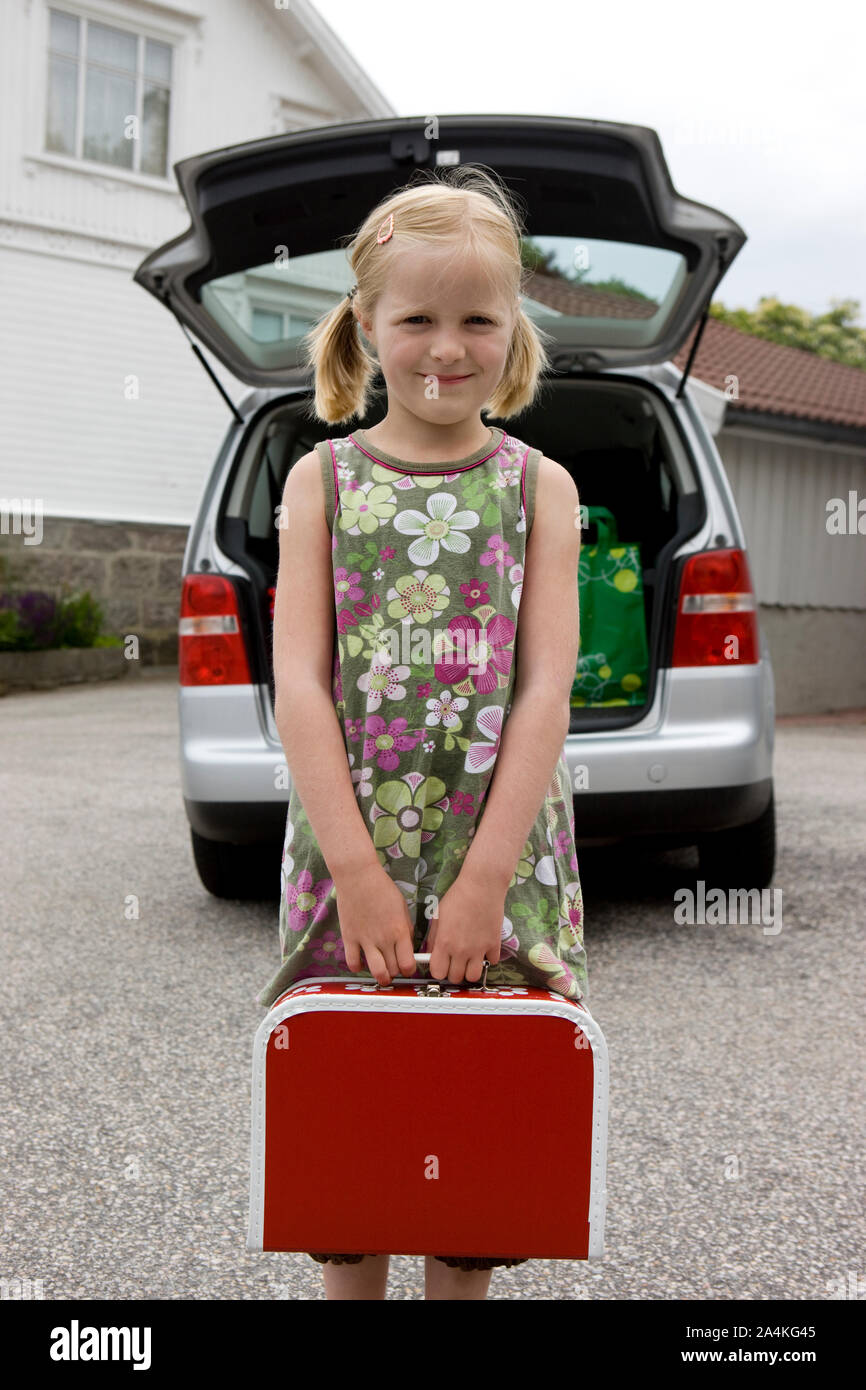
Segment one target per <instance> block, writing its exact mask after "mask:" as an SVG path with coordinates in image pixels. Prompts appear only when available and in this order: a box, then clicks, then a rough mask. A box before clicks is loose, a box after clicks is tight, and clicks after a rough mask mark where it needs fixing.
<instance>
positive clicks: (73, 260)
mask: <svg viewBox="0 0 866 1390" xmlns="http://www.w3.org/2000/svg"><path fill="white" fill-rule="evenodd" d="M0 90H2V93H3V96H2V120H0V179H2V185H0V282H2V285H3V299H2V303H3V313H2V318H0V341H2V345H3V353H2V357H3V372H2V392H3V409H2V412H0V505H3V506H4V508H5V511H4V515H5V516H6V520H5V523H4V525H3V528H2V529H3V531H4V532H5V534H3V535H0V555H2V556H3V557H5V559H6V561H7V565H8V567H10V573H9V576H8V577H9V578H11V579H16V580H17V579H26V581H27V583H28V584H34V583H42V584H44V585H46V586H48V585H52V584H54V583H56V582H58V580H60V579H61V578H65V579H69V580H71V581H74V582H75V583H79V582H83V583H86V584H89V585H91V587H93V590H94V592H98V593H100V594H102V595H105V596H106V598H107V600H108V601H107V603H106V605H105V606H106V609H107V613H108V617H109V619H111V620H113V621H114V622H115V623H116V622H120V623H126V622H144V623H145V625H149V626H151V627H153V626H154V623H155V624H156V626H157V627H159V628H160V629H162V628H164V629H165V632H166V638H167V641H168V647H167V648H166V651H167V653H170V651H171V649H172V647H171V644H172V642H175V641H176V637H175V636H174V635H172V636H171V637H170V638H169V634H173V633H176V619H177V610H176V601H177V592H178V590H177V588H176V589H175V596H174V608H173V610H172V611H171V612H170V613H169V612H165V613H164V615H163V617H164V621H163V620H162V619H161V618H160V617H158V616H156V615H155V614H154V613H153V611H151V612H150V614H149V624H148V613H147V612H146V611H145V609H146V604H147V600H146V599H140V598H139V594H140V593H141V591H142V589H143V590H144V591H150V592H151V593H152V592H153V589H152V582H155V583H156V584H157V586H158V588H160V589H162V587H163V586H162V584H161V583H160V574H161V572H162V571H164V570H165V567H166V565H167V564H168V565H170V567H171V568H172V571H174V570H177V573H178V575H179V556H180V555H182V551H183V539H184V535H185V528H186V527H188V525H189V523H190V520H191V518H192V517H193V515H194V514H195V509H196V505H197V502H198V498H199V495H200V492H201V489H202V486H203V484H204V481H205V478H206V476H207V472H208V470H209V467H210V466H211V464H212V462H213V457H214V452H215V450H216V448H217V446H218V444H219V441H220V439H221V437H222V434H223V432H224V430H225V427H226V423H227V419H228V412H227V408H226V405H225V403H224V402H223V401H222V400H221V399H220V396H219V394H218V392H217V390H216V388H215V387H214V385H213V383H212V382H211V381H210V380H209V379H208V377H207V375H206V374H205V372H204V371H203V370H202V368H201V365H200V364H199V363H198V362H197V361H196V359H195V358H194V356H193V354H192V352H191V350H190V345H189V342H188V340H187V339H186V337H185V336H184V334H183V332H182V331H181V328H180V326H179V325H178V324H177V322H176V321H175V320H174V319H173V318H172V317H171V316H170V315H169V314H166V312H165V310H164V309H162V308H161V307H160V306H159V305H158V304H157V303H156V302H155V301H154V300H153V299H151V298H150V296H149V295H147V294H146V293H144V291H143V290H142V289H141V288H140V287H139V286H138V285H135V284H134V283H133V281H132V278H131V276H132V272H133V270H134V269H135V267H136V266H137V265H138V264H139V263H140V261H141V260H142V259H143V258H144V256H145V255H146V254H147V252H148V251H150V250H152V249H153V248H154V247H155V246H158V245H160V244H161V243H163V242H164V241H166V240H168V239H169V238H171V237H173V236H176V235H178V234H179V233H180V232H182V231H183V230H184V229H185V227H186V226H187V224H188V222H189V217H188V214H187V212H186V207H185V205H184V203H183V200H182V198H181V197H180V194H179V192H178V189H177V183H176V181H175V178H174V175H173V172H172V168H173V165H174V163H175V162H176V161H178V160H179V159H182V158H184V157H186V156H188V155H190V154H194V153H197V152H200V151H203V150H208V149H217V148H220V147H222V146H225V145H232V144H236V143H238V142H240V141H243V140H251V139H255V138H260V137H262V136H267V135H277V134H280V133H283V132H286V131H291V130H295V129H301V128H305V127H309V126H318V125H327V124H330V123H332V122H335V121H344V120H362V119H365V118H370V117H382V116H389V115H393V114H395V112H394V109H393V107H391V106H390V105H389V103H388V102H387V101H386V99H385V98H384V96H383V95H382V93H381V92H379V91H378V90H377V88H376V87H375V86H374V84H373V83H372V82H371V81H370V80H369V78H368V77H367V76H366V74H365V73H364V72H363V71H362V70H361V68H360V67H359V66H358V64H357V63H356V62H355V60H354V58H353V57H352V54H351V53H350V52H349V51H348V50H347V49H346V48H345V47H344V45H343V44H342V43H341V42H340V40H339V38H338V37H337V35H336V34H334V33H333V31H332V30H331V29H330V28H329V27H328V25H327V24H326V23H325V22H324V20H323V19H322V17H321V16H320V15H319V14H318V13H317V12H316V10H315V9H314V8H313V6H312V5H310V4H308V3H307V0H290V3H289V2H288V0H286V3H283V4H280V3H278V2H277V0H160V3H159V4H151V3H144V0H141V2H140V3H139V2H137V0H85V3H79V0H68V3H67V2H66V0H59V3H57V4H48V3H46V0H30V3H23V0H15V2H14V3H13V0H4V4H3V42H2V45H0ZM212 365H213V366H214V368H215V370H216V372H217V375H218V376H219V378H220V380H221V381H222V382H223V384H224V385H225V386H226V389H227V390H228V392H229V395H230V396H232V398H233V399H235V400H237V399H238V398H239V396H240V395H241V394H242V393H243V391H244V389H245V388H244V387H243V385H242V384H241V383H239V382H237V381H236V380H235V378H234V377H232V376H231V375H230V374H229V373H228V372H227V371H226V370H225V369H224V368H223V367H222V366H220V365H219V364H218V363H216V361H213V362H212ZM16 501H18V502H19V503H22V504H23V503H26V502H27V501H30V502H32V503H34V504H35V505H36V507H37V508H38V509H40V510H41V513H42V515H43V516H44V523H43V535H42V539H41V542H40V543H39V544H38V545H36V544H26V543H25V537H24V536H23V535H22V534H18V535H17V536H16V535H15V534H14V532H15V530H16V527H17V529H18V530H19V532H21V531H23V530H24V529H25V528H26V526H27V516H26V512H22V513H21V519H20V521H19V520H18V519H17V518H16V516H15V515H14V512H15V507H14V505H13V506H12V514H11V515H10V503H11V504H14V503H15V502H16ZM119 522H122V523H125V524H126V529H125V530H121V531H119V530H118V526H117V523H119ZM93 523H114V525H111V526H106V525H97V526H94V524H93ZM167 527H168V528H172V530H173V528H174V527H182V528H184V531H183V532H178V533H176V534H174V535H172V534H171V531H167V530H166V528H167ZM34 529H35V528H31V531H32V530H34ZM10 533H11V534H10ZM31 538H32V537H31ZM139 550H142V551H144V552H146V555H145V554H143V555H139ZM167 556H170V557H171V558H170V559H169V560H167V559H166V557H167ZM160 557H161V558H160ZM136 576H138V578H136ZM142 577H143V578H144V581H145V582H144V584H142V583H141V580H142ZM151 581H152V582H151ZM0 585H2V575H0ZM142 604H144V605H145V606H144V607H143V606H142ZM163 606H165V604H163ZM169 659H171V657H170V656H169Z"/></svg>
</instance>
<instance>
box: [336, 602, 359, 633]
mask: <svg viewBox="0 0 866 1390" xmlns="http://www.w3.org/2000/svg"><path fill="white" fill-rule="evenodd" d="M357 626H358V619H357V618H356V617H355V615H354V613H350V612H349V610H348V608H341V609H340V610H339V612H338V613H337V631H338V632H339V634H340V636H341V637H344V636H345V634H346V632H347V630H348V629H349V628H350V627H357Z"/></svg>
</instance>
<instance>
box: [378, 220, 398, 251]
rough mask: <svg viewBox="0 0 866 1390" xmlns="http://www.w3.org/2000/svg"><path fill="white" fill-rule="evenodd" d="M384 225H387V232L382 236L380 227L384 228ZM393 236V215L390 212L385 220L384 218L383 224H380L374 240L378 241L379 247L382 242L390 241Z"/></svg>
mask: <svg viewBox="0 0 866 1390" xmlns="http://www.w3.org/2000/svg"><path fill="white" fill-rule="evenodd" d="M386 224H387V227H388V230H387V232H386V233H385V235H384V236H383V235H382V227H384V226H385V225H386ZM393 235H394V214H393V212H392V213H391V214H390V216H389V217H386V218H385V221H384V222H383V223H382V224H381V226H380V227H379V230H378V232H377V233H376V240H377V241H378V243H379V245H380V246H381V245H382V243H383V242H385V241H390V240H391V237H392V236H393Z"/></svg>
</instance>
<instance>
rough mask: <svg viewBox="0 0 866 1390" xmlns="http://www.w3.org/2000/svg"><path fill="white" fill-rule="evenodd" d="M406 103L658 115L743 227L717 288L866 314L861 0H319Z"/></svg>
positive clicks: (731, 301) (691, 186)
mask: <svg viewBox="0 0 866 1390" xmlns="http://www.w3.org/2000/svg"><path fill="white" fill-rule="evenodd" d="M313 3H314V5H315V8H316V9H317V10H318V12H319V13H320V14H321V16H322V18H323V19H324V20H325V21H326V23H327V24H329V25H330V26H331V28H332V29H334V30H335V31H336V33H337V34H338V35H339V36H340V38H341V39H342V41H343V42H344V43H345V44H346V45H347V47H348V48H350V49H351V51H352V53H353V55H354V56H355V58H356V60H357V61H358V62H359V63H360V64H361V66H362V67H363V69H364V70H365V72H366V73H367V74H368V76H369V77H370V79H371V80H372V81H373V82H374V83H375V85H376V86H377V87H378V88H379V90H380V91H381V92H382V93H383V95H384V96H385V97H386V99H387V100H388V101H389V102H390V103H391V105H392V106H393V107H394V108H395V110H396V112H397V114H398V115H401V116H415V115H444V114H447V113H452V114H457V113H464V112H471V111H478V112H490V113H492V112H505V113H509V112H514V113H520V112H526V113H532V114H535V115H551V116H580V117H588V118H591V119H595V120H612V121H626V122H631V123H634V124H636V125H646V126H651V127H652V128H653V129H654V130H656V131H657V132H658V135H659V137H660V139H661V142H662V147H663V149H664V151H665V156H666V158H667V162H668V167H669V169H670V172H671V178H672V179H673V183H674V186H675V187H676V189H677V191H678V192H679V193H681V194H682V195H683V196H684V197H687V198H693V199H695V200H696V201H698V202H702V203H709V204H710V205H711V206H712V207H716V208H719V209H720V210H721V211H722V212H725V213H727V214H728V215H729V216H730V217H733V218H734V219H735V221H737V222H739V224H740V226H741V227H743V229H744V230H745V231H746V233H747V234H748V237H749V240H748V241H747V242H746V245H745V246H744V248H743V250H742V251H741V252H740V254H739V256H738V257H737V259H736V260H735V261H734V264H733V266H732V267H731V269H730V270H729V271H728V273H727V275H726V276H725V278H724V280H723V281H722V283H721V285H720V286H719V290H718V292H717V295H716V298H718V299H721V300H722V302H723V303H724V304H725V305H727V306H728V307H730V308H736V307H740V306H745V307H747V308H754V307H755V306H756V305H757V302H758V299H759V297H760V296H761V295H762V294H764V295H776V296H778V297H779V298H780V299H782V300H784V301H785V302H790V303H794V304H799V305H800V306H802V307H803V308H805V309H808V310H810V311H811V312H812V313H821V312H824V311H825V310H827V309H829V307H830V300H831V299H833V298H835V299H843V298H844V299H849V298H853V299H858V300H859V301H860V312H859V322H860V323H861V324H863V325H864V326H866V95H864V92H866V82H864V55H866V22H864V14H866V7H864V6H863V5H862V3H859V0H821V3H820V4H805V3H797V0H793V3H791V0H789V3H787V4H780V3H779V0H750V3H743V0H725V3H723V4H716V5H704V4H702V3H701V0H656V3H654V4H653V3H648V2H647V0H641V3H638V2H637V0H607V3H603V4H589V3H577V0H575V3H568V0H566V3H562V0H539V2H538V3H532V0H523V3H520V4H517V3H514V0H441V3H436V4H421V5H412V4H409V3H407V0H375V3H373V2H372V0H370V2H369V3H366V4H365V3H363V0H313Z"/></svg>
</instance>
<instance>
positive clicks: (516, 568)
mask: <svg viewBox="0 0 866 1390" xmlns="http://www.w3.org/2000/svg"><path fill="white" fill-rule="evenodd" d="M508 578H509V579H510V580H511V583H512V584H513V585H514V588H513V589H512V590H511V602H512V603H513V604H514V607H515V608H519V607H520V600H521V598H522V596H523V566H522V565H512V566H511V569H510V570H509V571H508Z"/></svg>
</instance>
